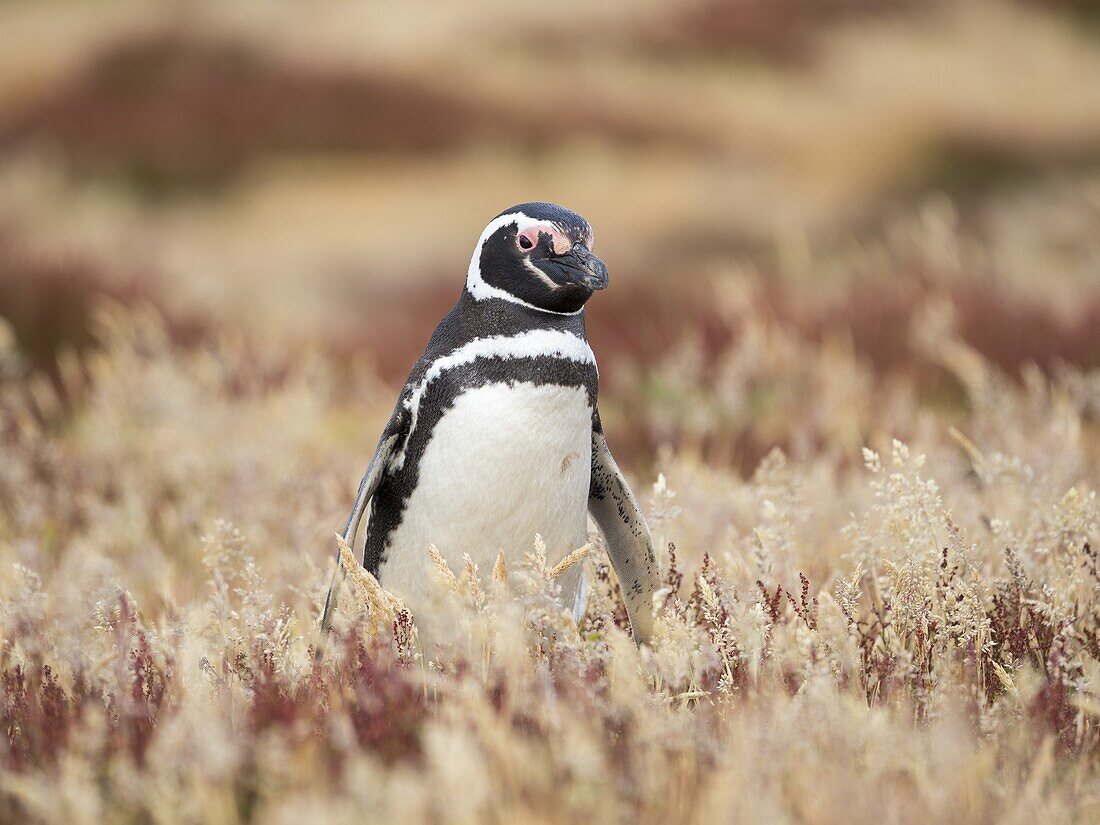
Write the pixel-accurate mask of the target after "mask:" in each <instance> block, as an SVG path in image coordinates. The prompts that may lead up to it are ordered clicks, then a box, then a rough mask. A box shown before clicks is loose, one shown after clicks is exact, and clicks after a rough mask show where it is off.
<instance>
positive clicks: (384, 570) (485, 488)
mask: <svg viewBox="0 0 1100 825" xmlns="http://www.w3.org/2000/svg"><path fill="white" fill-rule="evenodd" d="M591 462H592V407H591V406H590V403H589V399H588V394H587V393H586V392H585V389H584V388H583V387H565V386H560V385H556V384H544V385H537V386H536V385H535V384H531V383H528V382H518V383H516V384H503V383H493V384H487V385H485V386H483V387H477V388H474V389H470V390H468V391H467V392H464V393H462V394H461V395H459V396H458V398H456V399H455V404H454V406H453V407H452V408H451V409H449V410H447V412H446V413H445V414H444V416H443V417H442V418H441V419H440V421H439V423H438V424H436V426H435V428H434V430H433V432H432V435H431V439H430V440H429V442H428V445H427V448H426V449H425V451H424V455H423V457H422V458H421V459H420V467H419V469H420V473H419V480H418V482H417V485H416V488H415V489H414V490H413V491H412V493H411V495H410V497H409V499H408V501H407V503H406V506H405V510H404V514H403V518H402V520H401V523H400V525H399V526H398V527H397V529H396V530H395V531H394V533H393V534H392V536H391V537H390V545H389V549H388V551H387V560H386V563H385V564H383V565H382V567H381V569H380V571H379V580H380V581H382V582H383V584H384V585H385V587H386V588H387V589H389V590H391V592H393V593H396V594H397V595H399V596H400V597H401V598H402V599H404V600H405V603H406V604H407V605H409V607H410V608H412V610H413V612H414V613H415V614H416V615H418V616H420V615H421V613H419V612H417V611H418V609H419V610H420V611H422V612H427V613H430V612H431V604H430V601H428V599H429V596H430V593H431V592H432V591H431V589H430V586H429V585H430V583H431V579H432V570H431V567H430V565H431V561H430V560H429V558H428V553H427V548H428V545H429V544H433V545H435V546H436V547H437V548H438V549H439V552H440V553H441V554H442V555H443V557H444V558H445V559H446V560H447V562H448V563H449V564H450V566H451V568H452V569H454V570H458V569H460V568H461V565H462V563H463V554H464V553H468V554H469V555H470V558H471V559H472V560H473V561H474V563H475V564H477V565H478V567H479V569H480V571H481V574H482V575H483V576H488V575H489V571H490V570H491V569H492V567H493V563H494V562H495V560H496V558H497V555H498V553H499V552H500V551H501V550H502V549H503V550H504V552H505V555H506V557H507V559H508V561H507V564H508V567H510V568H514V567H515V566H516V565H518V564H519V562H520V560H521V559H522V558H523V554H524V553H525V552H529V551H530V550H531V548H532V543H533V542H534V538H535V534H536V533H537V534H539V535H541V536H542V538H543V541H544V542H545V544H546V550H547V557H548V561H549V564H551V565H553V564H556V563H557V562H558V561H560V560H561V559H562V558H563V557H564V556H565V555H566V554H567V553H569V552H571V551H573V550H576V549H577V548H578V547H580V546H582V545H583V544H584V543H585V541H586V539H587V522H588V515H587V507H588V492H589V485H590V479H591V467H592V464H591ZM581 569H582V568H581V566H580V565H575V566H574V567H573V568H572V569H570V570H568V571H566V574H565V576H563V577H562V578H561V580H560V581H559V583H560V584H561V585H562V588H563V591H565V592H564V594H563V595H564V596H565V598H566V600H567V603H568V604H570V605H573V603H574V601H575V597H576V596H577V594H578V591H581V590H583V587H584V584H583V579H582V577H581V576H580V571H581Z"/></svg>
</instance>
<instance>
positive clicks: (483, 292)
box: [466, 212, 583, 315]
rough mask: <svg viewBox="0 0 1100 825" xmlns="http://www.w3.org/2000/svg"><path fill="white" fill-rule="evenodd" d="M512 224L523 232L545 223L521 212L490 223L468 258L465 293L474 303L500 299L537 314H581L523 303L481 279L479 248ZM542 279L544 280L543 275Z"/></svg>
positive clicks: (518, 230) (521, 300)
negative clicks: (497, 232)
mask: <svg viewBox="0 0 1100 825" xmlns="http://www.w3.org/2000/svg"><path fill="white" fill-rule="evenodd" d="M513 223H514V224H515V225H516V231H517V232H523V231H524V230H527V229H530V228H531V227H534V226H538V225H539V224H545V223H546V221H545V220H539V219H536V218H532V217H530V216H529V215H525V214H524V213H523V212H509V213H508V214H507V215H501V216H500V217H499V218H495V219H494V220H492V221H490V222H489V225H488V226H486V227H485V231H483V232H482V233H481V237H480V238H478V239H477V246H475V247H474V254H473V257H471V258H470V268H469V270H467V272H466V289H467V291H468V292H469V293H470V294H471V295H472V296H474V300H475V301H484V300H487V299H489V298H501V299H502V300H505V301H510V302H511V303H513V304H520V305H521V306H525V307H528V308H530V309H537V310H538V311H539V312H547V313H549V314H551V315H577V314H579V313H580V312H582V311H583V307H582V308H581V309H578V310H576V312H556V311H554V310H552V309H544V308H543V307H538V306H535V305H534V304H531V303H528V302H527V301H524V300H523V299H522V298H517V297H516V296H515V295H513V294H512V293H511V292H508V291H507V290H504V289H501V288H500V287H495V286H493V285H492V284H487V283H486V282H485V279H484V278H482V277H481V248H482V247H483V246H485V242H486V241H487V240H489V238H490V237H492V235H493V233H494V232H496V231H497V230H498V229H500V228H501V227H502V226H508V225H509V224H513ZM532 268H534V267H532ZM542 277H543V278H545V275H543V276H542Z"/></svg>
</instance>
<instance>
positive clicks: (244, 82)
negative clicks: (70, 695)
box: [0, 0, 1100, 470]
mask: <svg viewBox="0 0 1100 825" xmlns="http://www.w3.org/2000/svg"><path fill="white" fill-rule="evenodd" d="M534 199H539V200H550V201H557V202H560V203H563V204H565V205H567V206H569V207H571V208H573V209H575V210H577V211H579V212H580V213H582V214H583V215H585V216H586V217H588V218H589V220H590V221H591V222H592V224H593V225H594V226H595V227H596V231H597V244H598V249H597V251H598V252H599V253H600V254H601V256H602V257H603V258H604V259H605V260H606V261H607V263H608V265H609V267H610V268H611V273H612V289H611V290H609V292H607V293H605V294H602V295H600V296H598V298H597V300H596V301H594V302H593V304H592V306H591V309H590V313H589V316H590V320H589V326H590V331H591V337H592V339H593V343H594V346H595V348H596V351H597V354H598V356H599V357H600V359H601V364H603V365H604V379H605V389H604V397H605V404H606V405H607V406H608V407H609V408H610V410H611V411H610V413H609V415H610V416H611V417H612V418H615V419H622V420H620V421H619V423H618V424H617V425H616V426H617V427H618V430H619V431H620V432H621V433H622V435H621V436H620V439H621V440H622V441H623V449H624V450H625V449H631V450H634V451H635V455H637V456H639V457H644V456H651V455H652V454H653V451H654V449H656V448H657V447H659V446H660V445H661V444H664V443H673V444H683V443H687V444H689V445H695V446H698V448H699V449H700V450H701V451H702V452H703V453H704V455H706V456H707V457H708V458H711V459H713V460H718V461H723V462H725V461H732V462H733V463H734V464H735V465H737V466H740V467H742V468H743V469H745V470H748V469H751V468H752V467H753V466H754V465H755V463H756V461H757V460H758V459H759V457H760V455H762V453H763V452H764V451H766V449H767V448H768V447H769V446H770V445H771V444H773V443H788V442H790V441H791V440H792V433H791V431H790V430H789V429H785V428H784V426H783V424H782V421H783V413H784V409H785V408H786V407H791V408H797V407H798V406H799V405H800V404H801V403H802V400H800V399H799V397H798V396H797V392H796V394H795V395H794V396H791V391H790V389H789V388H786V389H784V388H779V389H776V388H775V387H771V386H768V385H767V381H768V377H767V376H766V375H763V376H760V381H759V382H757V383H756V384H753V386H752V387H751V388H750V389H751V392H749V393H748V395H742V396H740V397H738V398H732V399H731V398H725V399H723V398H716V399H714V398H712V399H709V400H708V399H704V398H701V397H699V395H698V393H697V392H696V390H698V389H699V388H700V387H701V388H704V389H705V388H706V387H707V386H708V384H709V383H711V382H712V379H713V378H714V376H715V371H721V370H723V369H728V368H730V366H729V363H728V360H729V359H728V358H726V359H725V360H723V359H724V355H723V353H727V352H728V348H729V346H730V345H731V344H733V343H735V342H737V341H738V340H739V339H740V338H741V337H742V336H743V335H744V333H745V331H746V329H747V328H748V327H750V326H751V325H752V324H753V323H754V322H757V321H759V320H760V319H762V318H763V319H767V320H769V321H775V322H781V323H783V324H784V325H785V328H786V329H790V330H796V331H797V334H798V335H800V336H803V337H805V338H806V339H807V340H812V341H815V342H819V343H820V342H825V343H827V344H829V345H831V346H834V347H839V348H841V349H844V350H845V351H849V350H850V351H852V352H853V353H854V357H855V359H856V362H857V363H859V364H861V365H863V366H864V367H866V369H867V370H868V371H869V372H870V374H872V375H874V376H875V377H876V378H879V377H884V378H885V379H889V377H890V376H892V375H897V374H904V375H905V376H906V378H907V379H910V378H911V379H913V380H914V381H915V386H916V387H917V388H918V392H919V393H920V394H921V395H922V398H923V399H924V400H925V401H926V402H927V403H932V404H937V405H946V406H947V407H948V408H950V406H951V404H952V403H953V399H954V398H955V397H956V396H957V395H958V393H957V392H956V389H957V388H956V387H954V386H953V384H952V383H951V381H950V379H949V378H948V377H947V376H945V375H944V374H942V372H941V371H940V370H939V369H938V368H936V367H934V366H929V364H928V359H927V358H923V357H921V356H920V353H919V352H918V350H919V346H918V344H917V343H914V340H915V337H916V338H919V336H914V333H913V329H912V319H913V318H914V317H916V316H919V317H922V318H924V317H926V316H927V314H928V312H929V311H931V310H930V309H929V308H930V307H931V308H938V309H936V311H937V312H939V313H940V315H944V313H946V316H947V320H946V321H944V322H943V323H946V324H949V325H951V327H952V328H953V329H954V330H955V331H957V332H958V334H959V335H960V336H961V337H962V339H963V340H965V341H966V342H967V343H969V344H970V345H972V346H973V347H975V348H976V349H977V350H978V351H979V352H980V353H981V354H983V355H985V356H986V357H988V358H989V359H990V360H991V361H992V362H993V363H994V364H996V365H999V366H1001V367H1003V368H1004V369H1006V370H1008V371H1009V372H1010V373H1012V374H1018V371H1019V370H1020V368H1021V367H1022V366H1023V365H1025V364H1026V363H1029V362H1032V361H1034V362H1036V363H1038V364H1039V365H1040V366H1041V367H1044V368H1055V367H1056V365H1057V364H1059V363H1063V362H1065V363H1071V364H1075V365H1077V366H1080V367H1085V368H1087V367H1092V366H1097V365H1100V333H1098V332H1097V325H1098V323H1100V7H1098V6H1097V4H1095V3H1091V2H1088V1H1087V0H1034V2H1024V0H1015V1H1012V2H1010V1H1009V0H998V1H994V0H967V2H965V3H959V2H948V1H947V0H733V1H732V2H714V1H713V0H697V1H696V0H645V2H635V3H611V4H594V3H591V2H584V3H578V2H574V0H558V2H557V3H555V4H553V5H552V6H545V5H543V6H530V5H528V4H522V3H515V2H506V3H498V2H488V1H487V0H476V1H475V2H470V3H462V4H441V3H428V2H405V3H400V4H392V3H372V2H343V0H323V1H322V2H312V3H308V4H271V3H266V2H253V1H252V0H239V1H238V2H232V3H224V2H198V1H196V2H174V3H159V4H154V3H148V2H116V0H95V1H94V2H93V0H86V2H58V1H56V0H33V2H18V0H17V1H16V2H6V3H3V4H0V316H3V317H4V318H6V319H7V321H8V323H9V325H10V327H11V331H12V333H13V334H14V337H15V340H16V344H17V346H18V348H19V350H20V352H21V353H22V354H23V359H22V362H23V363H24V365H25V368H26V370H28V371H36V370H37V371H43V372H44V373H45V374H55V373H56V371H57V356H58V354H59V353H62V352H68V351H69V349H70V348H71V347H75V348H77V349H79V348H83V347H86V346H88V345H89V344H90V343H92V341H93V338H94V336H93V333H92V329H91V323H90V318H91V314H92V308H93V307H94V306H95V304H96V301H97V300H98V298H97V296H100V295H106V296H108V297H110V298H113V299H114V300H117V301H121V302H123V303H127V304H135V305H137V304H145V303H148V302H151V303H152V304H153V305H154V306H155V307H157V309H158V310H159V311H160V312H161V313H162V314H163V315H164V316H165V317H166V318H167V319H168V322H169V329H170V331H171V334H172V335H173V336H175V337H177V338H178V339H179V342H180V343H182V344H183V345H187V344H189V343H194V342H199V341H203V340H206V339H208V338H210V337H212V336H218V335H223V334H225V335H229V336H231V337H234V338H239V339H240V340H242V341H246V342H250V345H251V346H253V347H254V348H255V349H256V351H257V352H258V353H262V354H264V355H265V357H268V356H269V357H271V358H274V359H275V360H277V358H278V355H279V354H280V353H281V354H287V353H296V352H302V351H309V352H321V353H322V354H323V355H324V356H325V357H326V358H329V359H331V360H333V361H334V362H336V363H340V364H343V365H345V368H346V369H351V370H354V369H366V370H370V371H376V372H377V374H379V375H380V376H381V377H382V378H383V379H384V380H385V381H387V382H391V383H392V382H397V381H400V380H401V379H402V378H403V377H404V375H405V372H406V370H407V369H408V367H409V365H410V364H411V363H412V361H413V360H414V359H415V358H416V356H417V355H418V354H419V351H420V349H421V348H422V346H423V344H424V342H425V341H426V338H427V335H428V334H429V333H430V331H431V329H432V328H433V326H434V324H435V323H436V321H437V319H438V317H440V315H441V314H442V313H443V312H445V311H446V309H447V308H448V307H449V306H450V305H451V303H452V302H453V301H454V298H455V296H456V295H457V293H458V290H459V289H460V287H461V283H462V279H463V277H464V272H465V268H466V264H467V261H468V259H469V255H470V251H471V248H472V244H473V242H474V240H475V239H476V237H477V235H478V233H479V231H480V229H481V227H482V226H483V225H484V223H485V222H486V220H487V219H488V218H489V217H491V216H492V215H494V214H495V213H496V212H498V211H499V210H500V209H502V208H504V207H506V206H508V205H510V204H512V203H516V202H520V201H524V200H534ZM945 308H946V309H945ZM767 346H768V347H769V348H770V352H771V357H773V358H774V357H775V346H774V345H773V344H768V345H767ZM760 363H761V364H763V360H761V361H760ZM773 367H774V365H773ZM759 369H764V367H763V366H760V367H759ZM24 377H25V373H24ZM797 383H798V382H795V384H797ZM689 385H690V386H689ZM693 392H696V394H695V395H693V394H692V393H693ZM855 392H857V394H858V390H856V391H855ZM693 399H694V402H693V403H694V406H693V409H692V410H691V411H686V410H685V408H684V405H685V403H686V402H691V401H693ZM636 402H637V403H636ZM708 403H709V404H710V406H709V408H708ZM638 404H641V405H642V406H643V407H644V408H645V409H648V410H651V411H652V414H650V415H647V416H640V415H638V414H635V415H632V416H630V417H629V420H627V418H626V416H623V415H621V411H623V410H625V409H627V408H633V409H638ZM700 409H703V410H704V414H703V415H702V417H701V418H700V417H699V415H698V414H699V410H700ZM708 409H709V412H708V411H707V410H708ZM616 411H619V412H616ZM692 415H695V416H696V418H695V419H693V418H692ZM607 417H608V416H607V415H605V419H606V418H607ZM777 422H778V423H777ZM865 435H866V434H865V433H859V432H856V433H854V434H853V435H852V437H851V438H850V439H849V440H850V441H851V442H852V443H853V444H854V445H858V444H859V443H862V439H863V437H864V436H865ZM364 440H365V441H369V438H367V437H366V436H364Z"/></svg>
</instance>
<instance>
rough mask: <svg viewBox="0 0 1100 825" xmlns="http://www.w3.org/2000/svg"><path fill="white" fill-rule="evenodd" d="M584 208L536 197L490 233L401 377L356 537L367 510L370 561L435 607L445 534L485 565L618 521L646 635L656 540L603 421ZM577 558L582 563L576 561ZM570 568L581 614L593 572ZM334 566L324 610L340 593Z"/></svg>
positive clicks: (401, 590)
mask: <svg viewBox="0 0 1100 825" xmlns="http://www.w3.org/2000/svg"><path fill="white" fill-rule="evenodd" d="M593 240H594V239H593V232H592V227H591V226H590V225H589V223H588V221H586V220H585V219H584V218H582V217H581V216H580V215H578V214H576V213H575V212H572V211H570V210H568V209H565V208H563V207H561V206H557V205H554V204H550V203H524V204H519V205H517V206H513V207H511V208H510V209H506V210H504V211H503V212H501V213H500V214H499V215H497V216H496V217H495V218H493V219H492V220H491V221H490V222H489V224H488V225H487V226H486V227H485V229H484V231H483V232H482V233H481V237H480V238H479V239H478V241H477V245H476V246H475V248H474V253H473V256H472V258H471V259H470V266H469V269H468V270H467V274H466V283H465V286H464V287H463V289H462V292H461V294H460V295H459V298H458V302H457V303H456V304H455V305H454V307H453V308H452V309H451V311H450V312H449V313H448V314H447V315H446V317H444V318H443V320H442V321H441V322H440V324H439V326H438V327H437V328H436V330H435V332H434V333H432V336H431V338H430V339H429V341H428V345H427V347H426V349H425V350H424V354H423V355H422V356H421V357H420V360H418V361H417V362H416V364H415V365H414V366H413V368H412V371H411V372H410V374H409V378H408V380H407V381H406V383H405V386H404V388H403V389H402V390H401V394H400V397H399V398H398V401H397V404H396V406H395V408H394V411H393V414H392V415H391V417H390V419H389V421H388V423H387V424H386V427H385V429H384V430H383V432H382V436H381V438H380V439H379V441H378V446H377V448H376V450H375V453H374V457H373V458H372V459H371V461H370V464H369V466H368V467H367V470H366V473H365V474H364V475H363V479H362V481H361V482H360V484H359V491H358V494H357V495H356V498H355V504H354V506H353V507H352V510H351V514H350V516H349V517H348V520H347V524H346V526H345V528H344V532H343V537H344V540H345V541H346V542H347V544H348V547H355V546H356V543H355V539H356V535H357V533H358V529H359V525H360V522H361V520H362V519H363V517H364V515H366V516H367V525H366V531H365V541H364V543H363V551H362V556H361V558H360V559H359V561H360V563H361V564H362V565H363V566H364V567H365V568H366V569H367V570H369V571H370V572H371V573H372V574H373V575H374V576H375V577H376V578H377V579H378V580H379V582H380V583H381V584H382V586H383V587H385V588H386V589H387V590H389V591H390V592H392V593H394V594H395V595H397V596H399V597H400V598H401V599H402V600H403V601H404V602H405V604H406V605H408V606H409V607H410V608H411V609H412V612H413V615H414V616H416V615H418V614H419V612H420V611H422V610H430V608H431V606H430V602H429V601H428V599H429V594H430V592H431V588H430V586H429V583H430V580H431V577H432V576H433V575H434V573H433V571H432V569H431V564H432V563H431V560H430V558H429V555H428V552H427V549H428V546H429V545H435V546H436V548H437V549H438V550H439V552H440V553H441V554H442V556H443V557H444V558H445V559H446V560H447V562H448V563H449V564H450V565H451V567H452V568H456V569H457V568H460V567H461V566H462V565H463V564H464V559H463V555H464V554H469V556H470V558H471V559H472V560H473V561H474V563H475V564H477V565H478V567H479V569H481V570H489V569H491V568H492V566H493V564H494V562H495V560H496V558H497V555H498V553H499V552H500V550H501V549H503V550H504V552H505V554H506V555H507V554H508V553H523V552H525V551H528V550H529V549H530V548H531V547H532V546H533V542H534V540H535V536H536V534H537V535H540V536H541V537H542V540H543V541H544V543H545V545H546V550H547V556H548V559H549V561H550V563H555V562H556V561H557V560H559V559H561V558H563V557H564V556H565V555H566V554H568V553H569V552H571V551H573V550H575V549H577V548H579V547H581V546H582V545H584V544H585V543H586V541H587V524H588V516H589V515H591V517H592V519H593V521H594V522H595V523H596V525H597V526H598V527H599V529H600V531H601V533H602V534H603V537H604V541H605V544H606V547H607V550H608V554H609V556H610V559H611V563H612V565H613V567H614V569H615V573H616V575H617V576H618V579H619V582H620V584H621V587H622V592H623V596H624V599H625V601H626V607H627V612H628V614H629V618H630V622H631V628H632V631H633V634H634V638H635V640H636V641H637V642H638V643H644V642H646V641H647V640H648V639H649V638H650V635H651V633H652V628H653V616H652V612H653V606H652V597H653V593H654V592H655V590H656V589H657V587H658V574H657V563H656V560H655V557H654V553H653V542H652V539H651V537H650V533H649V529H648V527H647V526H646V522H645V518H644V517H643V516H642V513H641V510H640V509H639V507H638V504H637V501H636V500H635V498H634V495H633V493H632V492H631V490H630V487H629V486H628V484H627V482H626V479H625V478H624V477H623V474H622V473H621V472H620V470H619V467H618V465H617V464H616V463H615V459H614V457H613V456H612V454H611V450H610V449H609V448H608V446H607V440H606V438H605V437H604V432H603V426H602V424H601V422H600V413H599V408H598V405H597V395H598V389H599V375H598V372H597V369H596V358H595V355H594V354H593V352H592V349H591V347H590V346H589V344H588V339H587V337H586V333H585V318H584V307H585V304H586V302H587V301H588V299H589V298H590V297H592V294H593V293H594V292H596V291H599V290H602V289H605V288H606V287H607V285H608V272H607V267H606V266H605V265H604V263H603V261H601V260H600V259H599V258H598V257H596V255H595V254H594V253H593V251H592V250H593ZM574 571H575V573H574ZM581 571H582V568H581V567H580V566H579V565H578V566H575V567H574V568H573V569H572V570H570V571H568V572H567V574H566V575H565V576H563V577H562V579H563V583H562V591H563V597H564V598H565V600H566V603H567V604H568V605H571V607H572V612H573V616H574V619H575V620H576V621H578V622H579V621H580V619H581V618H582V617H583V615H584V608H585V602H586V599H587V587H586V583H585V581H584V576H583V573H582V572H581ZM344 574H346V571H344V570H343V569H342V568H338V569H337V570H336V572H335V573H334V578H333V582H332V585H331V586H330V588H329V592H328V596H327V598H326V599H325V607H324V612H323V614H322V619H321V626H322V629H323V630H327V629H328V627H329V625H330V622H331V614H332V610H333V609H334V606H335V589H336V588H337V587H338V585H339V580H338V578H337V577H342V576H343V575H344Z"/></svg>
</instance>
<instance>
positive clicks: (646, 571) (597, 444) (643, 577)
mask: <svg viewBox="0 0 1100 825" xmlns="http://www.w3.org/2000/svg"><path fill="white" fill-rule="evenodd" d="M588 512H589V513H590V514H591V515H592V519H593V521H595V522H596V524H597V526H598V527H599V528H600V532H601V533H603V537H604V543H605V544H606V545H607V553H608V555H609V556H610V557H611V564H612V566H613V567H614V568H615V575H617V576H618V577H619V584H620V586H621V587H622V591H623V597H624V598H625V600H626V609H627V613H628V614H629V615H630V626H631V628H632V629H633V631H634V639H635V641H637V642H638V643H639V644H641V643H643V642H646V641H648V640H649V637H650V635H651V634H652V632H653V594H654V592H656V590H657V587H658V584H659V577H658V571H657V560H656V557H655V556H654V554H653V539H652V538H651V537H650V535H649V527H648V526H646V523H645V517H644V516H643V515H642V512H641V510H640V509H638V502H637V501H635V499H634V494H633V493H631V492H630V486H629V485H628V484H627V483H626V479H625V478H623V474H622V472H621V471H620V470H619V466H618V465H617V464H616V463H615V458H614V456H612V455H611V450H609V449H608V447H607V439H605V438H604V435H603V428H602V426H600V422H599V413H596V415H595V417H594V421H593V428H592V482H591V487H590V488H589V493H588Z"/></svg>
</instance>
